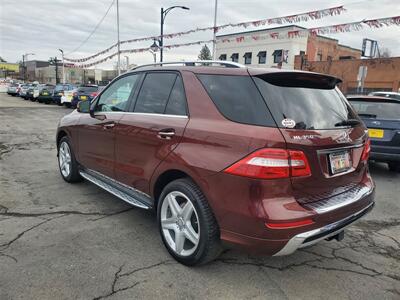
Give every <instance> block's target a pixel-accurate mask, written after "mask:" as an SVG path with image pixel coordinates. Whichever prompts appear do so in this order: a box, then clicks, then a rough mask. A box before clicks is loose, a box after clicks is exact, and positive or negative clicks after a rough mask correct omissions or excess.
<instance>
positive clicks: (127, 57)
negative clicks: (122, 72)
mask: <svg viewBox="0 0 400 300" xmlns="http://www.w3.org/2000/svg"><path fill="white" fill-rule="evenodd" d="M124 57H125V59H126V70H127V71H128V70H129V56H127V55H125V56H124Z"/></svg>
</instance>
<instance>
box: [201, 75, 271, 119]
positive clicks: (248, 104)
mask: <svg viewBox="0 0 400 300" xmlns="http://www.w3.org/2000/svg"><path fill="white" fill-rule="evenodd" d="M198 78H199V79H200V81H201V82H202V84H203V86H204V87H205V89H206V90H207V92H208V94H209V96H210V98H211V99H212V100H213V102H214V104H215V106H216V107H217V108H218V110H219V111H220V112H221V113H222V114H223V115H224V116H225V117H226V118H227V119H229V120H232V121H235V122H239V123H245V124H252V125H261V126H275V123H274V121H273V120H272V117H271V115H270V113H269V111H268V109H267V106H266V104H265V102H264V100H263V98H262V97H261V95H260V93H259V91H258V90H257V87H256V86H255V85H254V82H253V80H252V79H251V77H250V76H225V75H198Z"/></svg>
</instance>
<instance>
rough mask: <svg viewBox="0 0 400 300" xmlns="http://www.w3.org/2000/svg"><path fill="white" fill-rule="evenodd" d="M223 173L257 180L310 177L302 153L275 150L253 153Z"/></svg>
mask: <svg viewBox="0 0 400 300" xmlns="http://www.w3.org/2000/svg"><path fill="white" fill-rule="evenodd" d="M225 173H229V174H233V175H239V176H245V177H251V178H257V179H276V178H288V177H290V176H294V177H297V176H309V175H311V171H310V166H309V164H308V161H307V158H306V156H305V154H304V153H303V152H302V151H294V150H286V149H276V148H269V149H261V150H258V151H256V152H253V153H251V154H250V155H248V156H247V157H245V158H243V159H241V160H240V161H238V162H236V163H234V164H233V165H232V166H230V167H228V168H227V169H226V170H225Z"/></svg>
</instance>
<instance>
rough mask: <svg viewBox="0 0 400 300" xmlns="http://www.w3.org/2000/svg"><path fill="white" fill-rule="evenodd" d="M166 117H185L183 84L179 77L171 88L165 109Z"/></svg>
mask: <svg viewBox="0 0 400 300" xmlns="http://www.w3.org/2000/svg"><path fill="white" fill-rule="evenodd" d="M165 113H166V114H167V115H179V116H186V115H187V108H186V96H185V90H184V88H183V82H182V79H181V77H180V76H178V77H177V78H176V80H175V84H174V87H173V88H172V91H171V94H170V96H169V100H168V103H167V107H166V108H165Z"/></svg>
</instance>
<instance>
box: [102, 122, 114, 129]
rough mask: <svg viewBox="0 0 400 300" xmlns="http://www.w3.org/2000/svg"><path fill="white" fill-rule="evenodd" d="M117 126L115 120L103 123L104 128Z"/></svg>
mask: <svg viewBox="0 0 400 300" xmlns="http://www.w3.org/2000/svg"><path fill="white" fill-rule="evenodd" d="M114 126H115V123H114V122H107V123H104V124H103V128H104V129H111V128H113V127H114Z"/></svg>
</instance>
